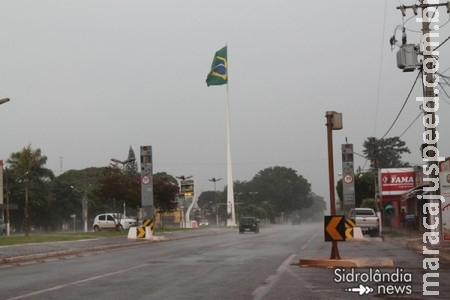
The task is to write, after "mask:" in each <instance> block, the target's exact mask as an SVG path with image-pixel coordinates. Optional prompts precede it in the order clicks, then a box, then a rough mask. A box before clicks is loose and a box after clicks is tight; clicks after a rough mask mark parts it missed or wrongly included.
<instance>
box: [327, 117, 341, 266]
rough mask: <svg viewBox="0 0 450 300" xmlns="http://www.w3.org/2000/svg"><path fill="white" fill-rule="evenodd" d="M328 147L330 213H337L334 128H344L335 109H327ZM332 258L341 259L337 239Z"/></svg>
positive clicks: (332, 249)
mask: <svg viewBox="0 0 450 300" xmlns="http://www.w3.org/2000/svg"><path fill="white" fill-rule="evenodd" d="M325 118H326V119H327V123H326V126H327V148H328V186H329V189H330V214H331V215H332V216H334V215H336V201H335V194H334V159H333V130H340V129H342V114H341V113H337V112H335V111H327V112H326V114H325ZM330 259H341V256H340V254H339V248H338V244H337V241H335V240H333V241H332V244H331V255H330Z"/></svg>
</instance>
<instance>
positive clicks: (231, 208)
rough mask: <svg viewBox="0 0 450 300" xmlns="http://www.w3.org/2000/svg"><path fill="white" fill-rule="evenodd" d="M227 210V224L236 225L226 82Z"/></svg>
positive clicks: (228, 93) (228, 92) (228, 98)
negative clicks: (228, 217) (228, 216)
mask: <svg viewBox="0 0 450 300" xmlns="http://www.w3.org/2000/svg"><path fill="white" fill-rule="evenodd" d="M227 185H228V188H227V204H228V205H227V212H228V215H230V213H231V220H230V219H229V222H227V226H236V216H235V211H234V191H233V172H232V167H231V142H230V91H229V87H228V83H227Z"/></svg>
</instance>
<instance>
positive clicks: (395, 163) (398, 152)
mask: <svg viewBox="0 0 450 300" xmlns="http://www.w3.org/2000/svg"><path fill="white" fill-rule="evenodd" d="M363 147H364V150H363V153H364V155H365V157H366V158H367V159H368V160H370V166H371V168H372V170H376V171H377V170H378V169H380V168H402V167H409V163H407V162H402V160H401V158H402V155H403V154H404V153H411V151H410V150H409V148H408V147H407V146H406V143H405V142H404V141H402V140H400V138H399V137H391V138H385V139H377V138H375V137H368V138H367V139H366V140H365V141H364V144H363Z"/></svg>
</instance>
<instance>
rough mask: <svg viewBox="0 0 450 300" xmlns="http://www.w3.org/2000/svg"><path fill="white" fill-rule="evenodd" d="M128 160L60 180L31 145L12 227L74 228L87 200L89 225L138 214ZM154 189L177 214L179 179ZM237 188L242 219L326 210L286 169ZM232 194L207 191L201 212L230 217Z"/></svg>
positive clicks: (16, 180)
mask: <svg viewBox="0 0 450 300" xmlns="http://www.w3.org/2000/svg"><path fill="white" fill-rule="evenodd" d="M127 161H129V162H130V163H128V164H124V165H118V164H117V163H111V164H110V165H108V166H105V167H101V168H96V167H92V168H86V169H83V170H70V171H67V172H64V173H63V174H61V175H59V176H55V175H54V174H53V172H52V171H51V170H49V169H47V168H45V165H46V162H47V157H46V156H45V155H43V154H42V153H41V150H40V149H33V148H32V147H31V145H28V146H26V147H24V148H23V149H22V150H21V151H19V152H16V153H12V154H11V156H10V158H9V159H8V160H7V163H6V168H5V174H4V175H5V176H4V181H5V184H4V188H5V191H4V192H5V193H4V195H5V198H6V197H8V201H9V203H10V204H11V209H10V224H11V228H12V229H14V230H15V231H16V232H25V234H26V235H28V234H29V232H30V231H31V230H44V231H50V230H61V229H63V227H64V225H67V224H72V223H71V221H72V218H71V216H72V215H76V218H77V219H79V220H81V211H82V199H83V197H87V199H88V208H89V223H91V222H92V221H93V218H94V217H95V215H97V214H99V213H104V212H123V211H124V210H126V211H127V213H128V214H129V215H132V216H135V215H136V214H137V209H138V208H139V206H140V204H141V196H140V193H141V184H140V180H141V178H140V173H139V171H138V165H137V162H136V159H135V154H134V151H133V150H132V148H131V147H130V151H129V153H128V159H127ZM153 189H154V205H155V208H156V210H158V211H172V210H174V209H175V208H176V207H177V205H178V204H179V201H180V200H181V199H180V195H179V193H180V189H179V186H178V182H177V180H176V179H175V178H174V177H173V176H171V175H169V174H167V173H165V172H162V173H156V174H154V177H153ZM234 190H235V192H236V194H235V202H236V210H237V213H238V215H254V216H257V217H259V218H266V219H269V220H271V221H274V220H275V218H276V217H277V216H279V215H280V214H283V215H284V216H286V218H288V217H289V216H290V215H293V216H295V217H296V218H301V217H303V216H304V217H308V218H309V217H311V216H313V215H314V214H319V215H321V214H322V213H323V210H325V207H326V205H325V202H324V200H323V198H322V197H320V196H317V195H315V194H313V193H312V192H311V187H310V184H309V183H308V181H307V180H306V179H305V178H303V177H302V176H301V175H297V174H296V171H294V170H293V169H290V168H286V167H278V166H277V167H271V168H267V169H264V170H262V171H260V172H258V173H257V174H256V175H255V176H254V178H253V179H252V180H250V181H248V182H247V181H243V182H240V181H237V182H235V184H234ZM226 193H227V189H226V187H225V189H224V190H223V191H218V192H217V195H215V193H214V192H213V191H206V192H203V193H202V194H201V195H200V196H199V197H198V203H197V204H198V209H200V210H204V211H209V212H210V213H214V212H216V210H217V212H218V213H220V215H221V218H224V219H226V217H227V216H226V211H227V209H226V203H225V202H226V200H225V199H226ZM214 196H216V197H214ZM215 200H216V201H217V205H216V201H215ZM4 203H6V199H5V200H4ZM80 226H81V225H80ZM70 229H71V228H70Z"/></svg>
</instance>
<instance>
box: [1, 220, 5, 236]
mask: <svg viewBox="0 0 450 300" xmlns="http://www.w3.org/2000/svg"><path fill="white" fill-rule="evenodd" d="M0 235H6V223H5V221H3V220H2V219H0Z"/></svg>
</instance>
